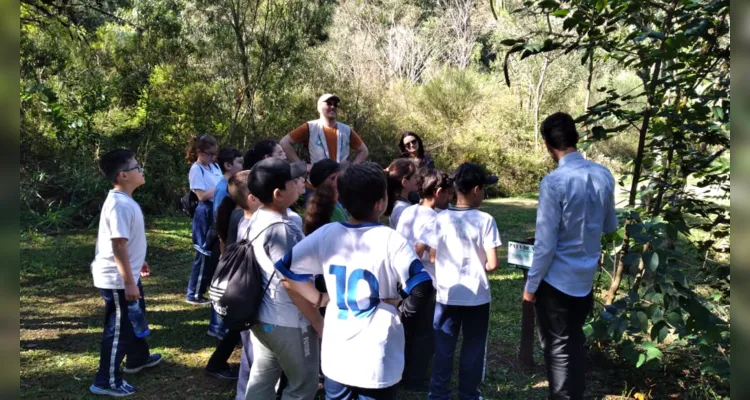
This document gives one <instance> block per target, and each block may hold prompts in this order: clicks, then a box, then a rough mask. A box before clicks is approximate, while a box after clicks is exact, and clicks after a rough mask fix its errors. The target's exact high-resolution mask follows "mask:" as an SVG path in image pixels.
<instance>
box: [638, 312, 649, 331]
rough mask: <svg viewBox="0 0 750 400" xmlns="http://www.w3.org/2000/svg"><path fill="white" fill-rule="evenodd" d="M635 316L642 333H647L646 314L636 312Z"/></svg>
mask: <svg viewBox="0 0 750 400" xmlns="http://www.w3.org/2000/svg"><path fill="white" fill-rule="evenodd" d="M635 315H636V317H637V319H638V321H639V323H640V328H641V330H642V331H643V332H647V331H648V316H647V315H646V313H645V312H643V311H638V312H637V313H635Z"/></svg>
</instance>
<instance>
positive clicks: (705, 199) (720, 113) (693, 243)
mask: <svg viewBox="0 0 750 400" xmlns="http://www.w3.org/2000/svg"><path fill="white" fill-rule="evenodd" d="M525 5H526V7H527V8H526V9H524V10H523V11H520V12H522V13H526V14H530V15H537V16H540V17H541V18H546V19H547V23H548V30H547V31H545V32H542V33H540V34H538V35H536V36H534V37H519V38H513V39H507V40H506V41H505V42H504V44H505V45H506V46H508V47H509V50H508V52H507V57H506V60H507V59H508V58H510V57H512V56H514V55H515V54H520V58H525V57H531V56H535V57H545V58H546V57H549V55H548V54H555V53H556V52H564V53H573V54H576V53H577V54H580V55H581V63H582V64H583V65H586V64H588V65H590V66H591V65H593V63H594V62H595V61H596V60H610V61H613V62H615V63H617V65H620V66H622V67H623V68H629V69H632V70H634V71H635V72H636V74H637V76H638V78H639V79H640V80H641V84H640V85H638V86H637V87H635V88H634V89H633V90H632V91H628V92H626V93H623V92H621V91H618V90H617V88H611V87H603V88H601V90H600V91H601V92H602V93H603V94H604V98H603V99H601V100H600V101H597V102H595V103H593V104H592V105H591V106H590V107H588V109H587V110H586V112H585V113H583V114H582V115H581V116H580V117H579V118H578V121H579V122H580V123H581V124H582V125H583V126H585V127H587V132H586V135H587V139H588V140H589V143H596V142H597V141H606V140H609V137H611V136H612V135H615V136H616V135H620V134H622V133H623V132H627V131H628V130H632V129H636V130H637V132H638V139H637V141H638V146H637V149H636V155H635V157H634V159H633V161H632V164H630V165H629V171H628V173H626V174H624V175H623V177H622V180H621V185H622V186H623V187H627V193H628V201H627V207H626V208H625V209H624V210H623V212H622V215H621V224H622V227H621V229H620V230H619V231H618V232H617V234H615V235H613V236H612V237H609V238H605V240H604V243H605V245H609V248H610V255H612V256H613V258H614V260H613V263H612V271H613V272H612V273H611V274H610V278H611V282H609V289H604V288H602V289H603V291H605V292H606V296H605V308H604V310H603V311H601V313H600V314H599V315H597V316H595V317H594V318H593V320H592V321H591V325H589V328H588V334H589V335H592V336H593V338H594V339H596V341H597V342H600V343H601V342H605V343H615V344H616V347H617V348H619V349H620V354H621V355H622V356H623V357H625V358H627V359H629V360H631V361H632V362H633V364H635V365H636V366H637V367H640V366H642V365H643V364H644V363H646V362H649V361H651V360H654V359H658V360H660V359H662V357H663V354H664V352H665V351H673V350H676V349H677V350H680V352H679V353H680V354H682V355H684V356H685V357H688V358H690V361H689V363H693V362H694V360H693V358H692V357H695V359H697V360H698V361H699V364H700V372H701V374H703V375H704V376H705V377H707V378H708V379H713V378H716V379H718V380H720V381H722V382H723V383H724V384H726V385H728V384H729V361H730V343H729V342H730V341H729V327H730V318H729V281H730V275H729V268H728V265H729V222H730V217H729V207H728V205H729V190H730V187H729V177H730V171H729V162H728V160H729V159H728V157H727V156H728V151H729V149H730V133H729V123H730V116H729V112H730V91H729V80H730V73H729V60H730V44H729V31H730V24H729V1H726V0H705V1H703V0H689V1H681V0H663V1H662V0H658V1H653V0H645V1H644V0H612V1H607V0H597V1H586V0H583V1H571V2H561V3H558V2H556V1H553V0H542V1H528V2H526V3H525ZM552 18H554V20H555V22H554V23H553V22H552V21H551V20H550V19H552ZM626 183H627V185H626ZM605 265H606V264H605V263H603V265H602V266H603V267H605ZM605 268H606V267H605ZM604 271H606V269H604ZM628 276H631V277H632V280H631V281H630V283H629V284H628V285H624V284H623V283H624V280H623V279H624V278H626V277H628ZM622 289H627V294H626V295H624V296H622V295H621V293H619V291H621V290H622Z"/></svg>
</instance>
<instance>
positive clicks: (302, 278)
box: [274, 250, 312, 282]
mask: <svg viewBox="0 0 750 400" xmlns="http://www.w3.org/2000/svg"><path fill="white" fill-rule="evenodd" d="M291 266H292V251H291V250H290V251H289V252H288V253H286V255H285V256H284V257H283V258H282V259H281V260H279V261H276V264H274V267H275V268H276V270H277V271H279V272H280V273H281V275H284V277H285V278H287V279H291V280H293V281H297V282H307V281H309V280H310V279H312V274H295V273H294V272H292V271H291V270H290V269H289V268H290V267H291Z"/></svg>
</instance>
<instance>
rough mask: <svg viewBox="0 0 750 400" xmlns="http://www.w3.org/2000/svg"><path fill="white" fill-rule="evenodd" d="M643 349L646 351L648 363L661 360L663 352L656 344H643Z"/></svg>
mask: <svg viewBox="0 0 750 400" xmlns="http://www.w3.org/2000/svg"><path fill="white" fill-rule="evenodd" d="M642 345H643V348H644V349H646V361H649V360H653V359H654V358H658V359H661V357H662V355H663V354H662V352H661V350H659V348H658V347H656V344H655V343H653V342H643V343H642Z"/></svg>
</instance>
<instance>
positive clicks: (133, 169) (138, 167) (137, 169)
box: [122, 164, 145, 172]
mask: <svg viewBox="0 0 750 400" xmlns="http://www.w3.org/2000/svg"><path fill="white" fill-rule="evenodd" d="M130 171H138V172H143V171H145V169H144V168H143V165H141V164H136V166H135V167H130V168H128V169H124V170H122V172H130Z"/></svg>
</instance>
